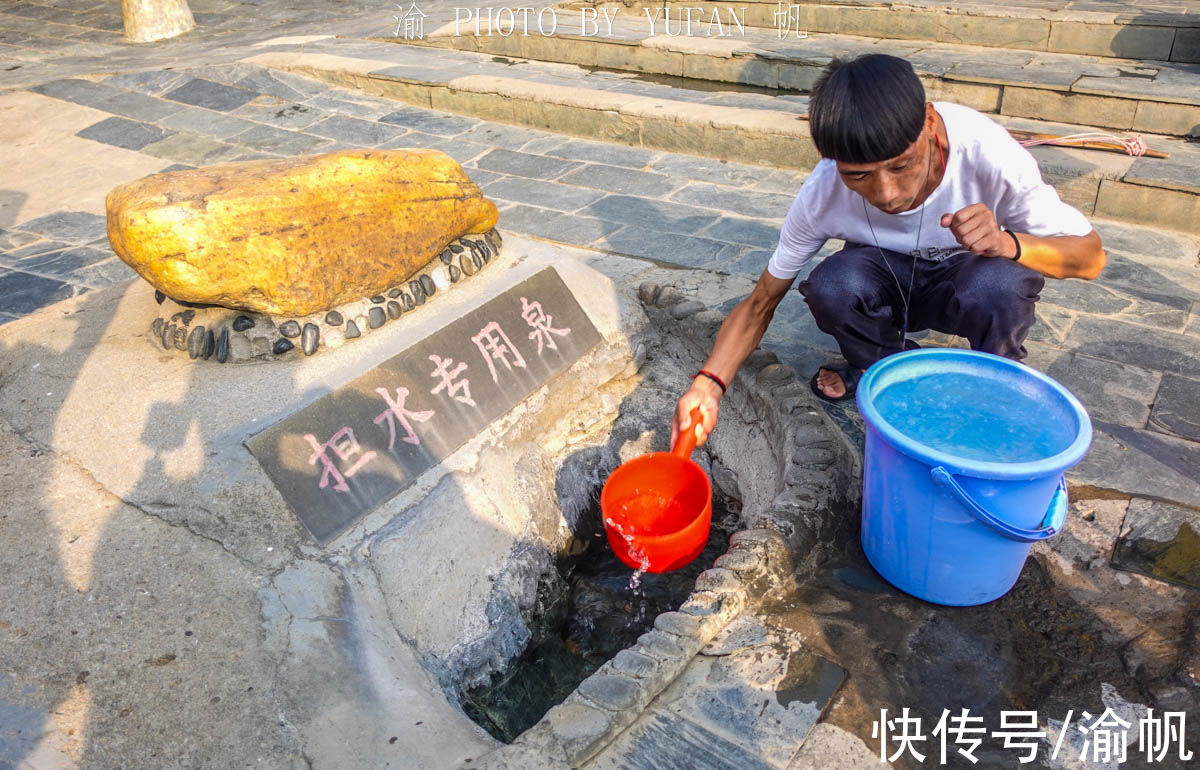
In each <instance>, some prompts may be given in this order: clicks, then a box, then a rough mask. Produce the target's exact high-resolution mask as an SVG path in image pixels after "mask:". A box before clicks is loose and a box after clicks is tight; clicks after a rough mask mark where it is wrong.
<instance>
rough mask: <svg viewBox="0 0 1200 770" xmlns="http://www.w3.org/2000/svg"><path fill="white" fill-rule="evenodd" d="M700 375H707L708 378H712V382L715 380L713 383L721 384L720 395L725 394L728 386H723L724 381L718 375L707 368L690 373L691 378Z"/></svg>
mask: <svg viewBox="0 0 1200 770" xmlns="http://www.w3.org/2000/svg"><path fill="white" fill-rule="evenodd" d="M701 375H703V376H705V377H707V378H708V379H710V380H712V381H713V382H715V383H717V384H718V385H720V386H721V395H722V396H723V395H725V391H727V390H729V388H728V387H726V386H725V383H724V381H722V380H721V378H720V377H718V376H717V375H715V374H713V373H712V372H710V371H708V370H707V369H701V370H700V371H698V372H696V373H695V374H693V375H692V379H693V380H694V379H696V378H697V377H699V376H701Z"/></svg>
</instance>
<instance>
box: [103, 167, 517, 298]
mask: <svg viewBox="0 0 1200 770" xmlns="http://www.w3.org/2000/svg"><path fill="white" fill-rule="evenodd" d="M106 205H107V209H108V239H109V241H110V242H111V243H112V247H113V250H114V251H115V252H116V253H117V256H119V257H120V258H121V259H122V260H124V261H125V262H126V263H127V264H128V265H129V266H130V267H132V268H133V269H134V270H136V271H137V272H138V273H139V274H140V275H141V276H142V277H143V278H145V279H146V280H147V281H149V282H150V283H151V284H152V285H153V286H154V287H155V288H157V289H158V290H160V291H162V292H163V293H164V294H166V295H167V296H169V297H173V298H174V299H177V300H184V301H186V302H199V303H204V304H211V305H223V306H225V307H230V308H238V309H243V310H252V311H257V312H262V313H270V314H274V315H295V316H301V315H308V314H310V313H316V312H320V311H322V310H328V309H330V308H332V307H335V306H337V305H340V304H342V303H345V302H349V301H351V300H356V299H360V298H362V297H369V296H372V295H375V294H379V293H380V292H381V291H383V290H384V289H387V288H388V287H390V286H395V285H397V284H399V283H402V282H403V281H404V280H405V279H407V278H408V277H409V276H411V275H412V274H413V273H415V272H416V271H417V270H418V269H419V268H421V267H423V266H424V265H425V264H427V263H428V262H429V260H431V259H433V258H434V257H435V256H437V254H439V253H440V252H441V251H442V250H443V249H445V248H446V246H447V244H449V243H450V242H451V241H453V240H455V239H457V238H459V237H461V236H463V235H466V234H468V233H485V232H487V231H488V230H490V229H492V227H494V226H495V224H496V218H497V212H496V205H495V204H494V203H492V202H491V201H490V200H488V199H487V198H485V197H483V193H481V192H480V190H479V186H478V185H476V184H475V183H474V182H472V181H471V180H470V179H469V178H468V177H467V175H466V173H465V172H464V171H463V169H462V166H460V165H459V164H458V163H457V162H456V161H455V160H454V159H453V158H451V157H450V156H448V155H446V154H445V153H442V152H438V151H436V150H344V151H339V152H332V153H328V154H325V155H314V156H307V157H300V158H288V159H284V160H260V161H247V162H242V163H228V164H223V165H217V166H209V167H207V168H199V169H193V170H188V171H173V172H170V173H166V174H155V175H152V176H148V177H146V178H144V179H139V180H137V181H135V182H130V183H128V184H123V185H121V186H119V187H117V188H115V189H113V190H112V191H111V192H110V193H109V194H108V198H107V200H106Z"/></svg>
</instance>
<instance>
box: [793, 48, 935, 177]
mask: <svg viewBox="0 0 1200 770" xmlns="http://www.w3.org/2000/svg"><path fill="white" fill-rule="evenodd" d="M924 123H925V88H924V86H922V85H921V81H920V80H919V79H918V78H917V74H916V73H915V72H913V68H912V65H911V64H909V63H908V62H907V61H905V60H904V59H900V58H897V57H895V56H888V55H887V54H877V53H876V54H867V55H866V56H860V57H858V58H857V59H852V60H849V61H846V60H842V59H834V60H833V61H831V62H830V63H829V66H827V67H826V68H825V71H824V72H822V73H821V76H820V77H819V78H817V82H816V85H814V86H813V90H812V97H811V98H810V99H809V102H808V126H809V130H810V131H811V132H812V138H813V142H814V143H815V144H816V145H817V151H818V152H820V153H821V157H824V158H832V159H834V160H840V161H842V162H844V163H878V162H880V161H884V160H887V159H888V158H894V157H896V156H897V155H899V154H901V153H903V152H904V151H905V150H907V149H908V147H909V145H911V144H912V143H913V142H915V141H916V140H917V137H918V136H920V135H921V127H922V125H924Z"/></svg>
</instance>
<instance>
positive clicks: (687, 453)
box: [671, 407, 704, 460]
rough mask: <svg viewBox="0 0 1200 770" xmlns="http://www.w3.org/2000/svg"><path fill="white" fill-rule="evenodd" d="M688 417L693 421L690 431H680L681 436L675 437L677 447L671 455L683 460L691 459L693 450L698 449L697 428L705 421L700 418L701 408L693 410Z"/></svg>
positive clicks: (689, 424) (673, 448) (689, 426)
mask: <svg viewBox="0 0 1200 770" xmlns="http://www.w3.org/2000/svg"><path fill="white" fill-rule="evenodd" d="M688 417H689V418H690V419H691V422H689V423H688V429H687V430H681V431H679V435H678V436H676V437H675V446H673V447H672V448H671V454H673V455H675V456H676V457H678V458H680V459H681V460H690V459H691V457H692V450H693V449H695V448H696V426H697V425H699V424H700V423H701V422H703V420H704V418H703V417H701V416H700V407H696V408H695V409H693V410H692V413H691V414H690V415H688Z"/></svg>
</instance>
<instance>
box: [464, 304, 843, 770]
mask: <svg viewBox="0 0 1200 770" xmlns="http://www.w3.org/2000/svg"><path fill="white" fill-rule="evenodd" d="M638 295H639V298H640V299H641V301H642V304H643V305H644V306H645V308H646V312H647V314H648V315H649V316H650V317H651V319H652V322H653V323H654V325H655V326H656V327H657V328H659V329H660V330H662V332H663V333H664V334H671V335H677V336H683V337H690V338H691V339H692V340H693V341H694V342H695V343H696V344H697V345H698V346H701V347H704V348H707V347H709V346H711V343H712V340H713V338H715V336H716V332H717V329H718V328H719V327H720V324H721V323H722V321H724V318H725V316H724V314H722V313H720V312H718V311H715V310H710V309H708V308H706V306H705V305H704V304H703V303H701V302H698V301H696V300H689V299H687V298H686V297H685V296H683V295H682V294H681V293H680V292H678V291H677V290H675V289H674V288H672V287H665V288H664V287H661V286H658V285H657V284H649V283H644V284H642V285H641V287H640V288H639V290H638ZM685 319H687V324H682V323H680V322H681V321H683V320H685ZM726 399H730V400H735V401H738V403H736V404H735V407H736V408H738V409H739V410H746V409H749V410H751V411H752V412H753V413H754V414H755V415H756V416H757V417H758V418H759V420H760V423H761V425H762V426H763V427H764V429H765V431H766V432H767V437H768V439H769V441H770V445H771V446H773V447H778V448H779V452H778V455H777V456H776V460H777V465H778V479H779V480H778V488H779V490H780V491H779V492H778V493H777V494H776V496H775V499H774V502H773V504H772V506H771V508H770V510H768V511H767V512H765V513H764V514H763V515H761V516H760V517H759V518H758V519H757V520H755V521H751V522H749V528H748V529H744V530H741V531H739V532H736V533H734V534H733V535H732V536H731V537H730V540H729V543H730V547H729V550H728V551H727V552H726V553H725V554H724V555H722V556H720V557H718V558H717V560H716V562H715V563H714V565H713V567H712V569H709V570H706V571H705V572H702V573H701V574H700V575H699V576H698V577H697V578H696V584H695V588H694V589H693V591H692V593H691V595H690V596H689V597H688V599H687V601H685V602H684V603H683V605H682V606H681V607H680V608H679V610H678V611H676V612H664V613H662V614H661V615H659V616H658V617H657V618H656V619H655V621H654V628H653V629H651V630H650V631H649V632H647V633H645V634H643V635H642V636H641V637H640V638H639V639H638V641H637V643H636V644H634V645H633V646H632V647H629V648H628V649H625V650H622V651H621V652H619V653H617V655H616V656H615V657H613V659H612V660H610V661H608V662H607V663H605V664H604V665H603V666H601V667H600V668H599V669H598V670H597V671H596V672H595V673H594V674H592V675H591V676H589V677H588V678H587V679H585V680H584V681H583V682H582V683H581V684H580V685H579V687H577V688H576V689H575V691H574V692H573V693H571V694H570V695H569V696H567V698H566V699H565V700H564V701H563V702H562V703H560V704H559V705H557V706H555V707H554V708H552V709H550V711H548V712H547V713H546V715H545V716H544V717H542V719H541V721H539V722H538V723H537V724H536V725H534V726H533V727H531V728H530V729H529V730H527V731H525V732H524V733H522V734H521V735H520V736H518V737H517V739H516V740H515V741H513V743H512V744H511V745H508V746H504V747H501V748H499V749H497V750H495V751H493V752H491V753H490V754H488V755H486V756H484V757H482V758H480V760H478V761H477V763H476V764H477V766H481V767H487V768H525V767H578V766H579V765H581V764H583V763H584V762H587V761H588V760H589V759H591V758H593V757H595V756H596V755H597V754H598V753H599V752H600V751H601V750H602V749H603V748H604V747H605V746H606V745H607V744H608V743H609V742H610V741H612V740H613V739H614V738H616V736H617V735H618V734H619V733H620V732H621V731H622V730H624V729H625V728H626V727H628V726H629V725H630V724H632V723H633V722H634V721H635V720H636V719H637V718H638V717H639V716H640V715H641V713H642V711H643V710H644V709H645V708H646V706H647V705H648V704H649V703H650V702H651V701H652V700H653V699H654V698H655V697H656V696H657V695H658V694H659V693H661V692H662V691H663V690H664V689H666V687H667V686H668V685H670V684H671V682H673V681H674V680H675V678H676V677H678V676H679V675H680V674H681V673H683V671H684V669H685V668H686V667H687V666H688V664H689V663H690V662H691V660H692V658H693V657H695V656H696V654H697V653H699V652H700V650H701V649H702V648H703V647H704V646H705V645H706V644H708V643H709V642H710V641H712V639H713V638H714V637H715V636H716V635H717V634H718V633H720V632H721V631H722V630H723V629H724V628H725V627H726V626H727V625H728V624H729V623H730V621H732V620H733V619H734V618H735V617H737V616H738V614H740V613H741V612H742V610H744V609H746V608H747V607H752V606H754V605H756V604H757V603H758V602H760V601H761V600H762V599H763V597H764V596H765V595H766V593H767V592H768V591H769V590H772V589H774V588H776V587H778V586H780V585H781V584H783V583H784V582H785V581H789V580H793V579H794V578H795V575H796V569H797V566H798V565H799V564H800V562H802V561H803V560H804V557H806V556H807V555H808V554H809V552H810V551H812V550H813V547H814V546H815V545H816V544H817V543H818V541H819V537H820V533H821V532H822V531H823V530H825V529H826V528H827V527H829V526H831V522H830V519H831V518H832V515H833V514H832V512H833V510H834V506H835V502H836V501H838V500H847V499H852V498H854V497H856V496H857V494H858V486H857V484H856V483H855V481H854V479H856V470H857V468H858V467H859V465H858V463H859V462H860V461H859V460H858V458H857V452H856V451H855V450H854V448H853V447H851V446H850V445H849V443H848V442H846V441H845V440H844V438H843V437H842V434H841V432H840V431H839V430H838V429H837V427H836V426H835V425H834V424H833V423H832V422H831V421H830V420H829V418H828V417H827V416H826V415H825V413H824V411H823V410H822V409H820V408H819V406H818V405H817V404H816V403H815V401H814V400H813V398H812V396H811V394H810V393H809V392H808V388H807V387H805V386H804V385H802V384H801V383H800V382H799V381H798V380H797V379H796V376H795V374H794V373H793V372H792V370H791V369H789V368H788V367H786V366H784V365H783V364H781V363H779V360H778V358H777V357H776V356H775V355H774V354H773V353H770V352H767V351H764V350H761V349H759V350H756V351H755V352H754V353H752V354H751V355H750V357H749V358H748V359H747V361H746V363H745V364H744V365H743V366H742V368H741V370H740V371H739V372H738V375H737V378H736V379H735V381H734V383H733V384H732V385H731V387H730V393H729V394H728V395H727V396H726Z"/></svg>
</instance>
